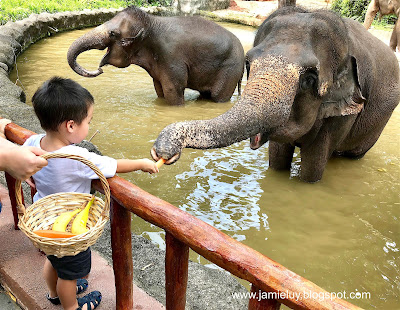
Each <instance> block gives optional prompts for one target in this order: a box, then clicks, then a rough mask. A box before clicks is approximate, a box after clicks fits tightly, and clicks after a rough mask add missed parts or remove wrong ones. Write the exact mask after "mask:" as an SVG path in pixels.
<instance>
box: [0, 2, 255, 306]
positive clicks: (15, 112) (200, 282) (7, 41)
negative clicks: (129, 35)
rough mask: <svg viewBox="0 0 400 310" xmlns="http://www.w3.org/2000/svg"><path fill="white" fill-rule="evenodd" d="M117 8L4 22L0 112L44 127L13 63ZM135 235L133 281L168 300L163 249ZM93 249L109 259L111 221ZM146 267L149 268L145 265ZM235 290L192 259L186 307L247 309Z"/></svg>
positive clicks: (224, 278)
mask: <svg viewBox="0 0 400 310" xmlns="http://www.w3.org/2000/svg"><path fill="white" fill-rule="evenodd" d="M118 11H120V10H94V11H83V12H65V13H57V14H47V13H42V14H40V15H37V14H34V15H31V16H30V17H29V18H27V19H24V20H21V21H17V22H9V23H7V24H6V25H4V26H0V116H1V117H4V118H9V119H11V120H12V121H13V122H14V123H16V124H18V125H20V126H22V127H25V128H27V129H30V130H32V131H34V132H37V133H40V132H43V131H42V129H41V128H40V124H39V121H38V120H37V118H36V116H35V114H34V112H33V109H32V107H30V106H28V105H27V104H26V103H25V99H26V98H25V94H24V92H23V90H22V89H21V88H20V87H18V86H16V85H15V84H14V83H12V82H11V81H10V80H9V77H8V75H9V73H10V71H11V70H12V69H13V67H14V65H15V60H16V58H17V56H18V55H19V54H20V53H21V52H23V51H24V50H25V49H27V48H28V47H29V46H30V45H31V44H33V43H35V42H37V41H38V40H40V39H42V38H44V37H47V36H51V35H53V34H55V33H57V32H59V31H65V30H70V29H76V28H84V27H89V26H95V25H98V24H101V23H103V22H104V21H107V20H109V19H110V18H112V17H113V16H114V15H115V14H116V13H117V12H118ZM146 11H148V12H149V13H152V14H157V15H170V12H171V10H169V9H163V8H150V9H146ZM65 61H67V60H65ZM38 70H40V68H38ZM88 148H90V146H89V147H88ZM0 182H1V183H2V184H5V182H4V175H2V174H1V173H0ZM24 191H25V192H26V193H27V192H28V189H27V188H24ZM132 240H133V245H132V256H133V261H134V281H135V283H136V284H137V285H138V286H139V287H141V288H142V289H144V290H145V291H146V292H147V293H148V294H150V295H151V296H153V297H154V298H156V299H157V300H159V301H160V302H161V303H163V304H165V286H164V283H165V276H164V270H165V269H164V257H165V251H163V250H160V249H159V248H157V247H156V246H155V245H154V244H152V243H151V242H150V241H149V240H147V239H145V238H143V237H141V236H135V235H133V236H132ZM93 248H94V249H95V250H97V251H98V252H99V253H100V254H101V255H102V256H104V257H105V258H106V259H107V260H109V261H111V240H110V228H109V226H108V227H106V229H105V231H104V233H103V235H102V236H101V237H100V239H99V240H98V241H97V243H96V244H95V245H94V246H93ZM143 266H146V268H145V269H144V268H143ZM234 292H242V293H243V292H246V289H245V288H244V287H243V286H242V285H241V284H240V283H239V282H238V281H237V280H236V279H234V278H233V277H232V276H230V275H229V274H228V273H227V272H225V271H222V270H218V269H211V268H207V267H205V266H203V265H201V264H198V263H193V262H190V264H189V283H188V292H187V305H186V309H193V310H195V309H196V310H203V309H204V310H221V309H224V310H230V309H232V310H240V309H247V302H248V300H246V299H233V298H232V293H234Z"/></svg>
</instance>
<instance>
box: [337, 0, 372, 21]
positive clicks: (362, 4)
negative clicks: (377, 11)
mask: <svg viewBox="0 0 400 310" xmlns="http://www.w3.org/2000/svg"><path fill="white" fill-rule="evenodd" d="M370 1H371V0H334V1H333V2H332V5H331V9H332V10H334V11H336V12H338V13H339V14H340V15H342V16H345V17H350V18H353V19H356V20H358V21H360V22H362V21H364V19H365V13H366V12H367V8H368V5H369V3H370Z"/></svg>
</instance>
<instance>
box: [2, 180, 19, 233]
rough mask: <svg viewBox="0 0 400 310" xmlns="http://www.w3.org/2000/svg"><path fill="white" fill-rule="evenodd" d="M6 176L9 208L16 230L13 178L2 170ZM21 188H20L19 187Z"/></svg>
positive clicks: (16, 215)
mask: <svg viewBox="0 0 400 310" xmlns="http://www.w3.org/2000/svg"><path fill="white" fill-rule="evenodd" d="M4 175H5V177H6V182H7V187H8V195H9V196H10V202H11V210H12V213H13V217H14V229H15V230H18V229H19V228H18V211H17V198H16V197H15V179H14V178H13V177H12V176H11V175H10V174H9V173H7V172H4ZM21 190H22V188H21ZM23 201H24V195H22V202H23Z"/></svg>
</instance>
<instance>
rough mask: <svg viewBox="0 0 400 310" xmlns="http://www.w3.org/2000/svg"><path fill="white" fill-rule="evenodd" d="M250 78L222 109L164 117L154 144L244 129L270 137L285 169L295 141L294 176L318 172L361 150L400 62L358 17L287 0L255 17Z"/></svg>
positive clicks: (192, 144)
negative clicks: (173, 119) (186, 117)
mask: <svg viewBox="0 0 400 310" xmlns="http://www.w3.org/2000/svg"><path fill="white" fill-rule="evenodd" d="M246 67H247V69H248V82H247V85H246V87H245V89H244V91H243V94H242V96H241V98H240V99H239V101H238V102H237V103H236V104H235V105H234V106H233V107H232V108H231V109H230V110H229V111H227V112H225V113H224V114H222V115H220V116H218V117H216V118H214V119H211V120H201V121H187V122H179V123H174V124H171V125H169V126H167V127H165V128H164V129H163V130H162V132H161V133H160V135H159V136H158V138H157V139H156V141H155V143H154V146H153V148H152V150H151V154H152V156H153V158H154V159H155V160H158V159H159V158H161V157H162V158H164V159H166V160H167V162H166V163H167V164H171V163H173V162H175V161H176V160H177V159H178V158H179V156H180V154H181V151H182V149H183V148H185V147H188V148H197V149H207V148H220V147H224V146H228V145H231V144H232V143H235V142H238V141H241V140H244V139H246V138H250V145H251V147H252V148H253V149H257V148H259V147H260V146H261V145H262V144H264V143H265V142H267V141H268V140H269V141H270V142H269V161H270V167H271V168H273V169H287V170H288V169H290V167H291V162H292V157H293V152H294V148H295V146H298V147H299V148H300V152H301V172H300V178H301V179H302V180H304V181H306V182H316V181H318V180H320V179H321V178H322V174H323V172H324V169H325V166H326V164H327V161H328V159H329V158H330V157H331V155H332V154H336V155H342V156H347V157H350V158H361V157H362V156H363V155H364V154H365V153H366V152H367V151H368V150H369V149H370V148H371V147H372V146H373V145H374V144H375V142H376V141H377V139H378V137H379V136H380V134H381V132H382V130H383V128H384V127H385V125H386V123H387V122H388V120H389V118H390V116H391V114H392V112H393V110H394V109H395V107H396V106H397V104H398V102H399V100H400V89H399V64H398V62H397V59H396V57H395V55H394V53H393V52H392V51H391V50H390V48H389V47H388V46H386V45H385V44H384V43H382V42H381V41H379V40H378V39H377V38H375V37H374V36H372V35H371V34H370V33H369V32H368V31H367V30H366V29H365V28H364V27H363V26H362V25H361V24H360V23H358V22H357V21H354V20H352V19H342V18H341V17H340V16H338V15H337V14H335V13H333V12H330V11H315V12H308V11H305V10H303V9H301V8H297V7H284V8H281V9H278V10H277V11H275V12H274V13H272V14H271V15H270V16H269V17H268V18H267V19H266V20H265V21H264V22H263V23H262V25H261V26H260V28H259V29H258V32H257V35H256V37H255V40H254V47H253V48H252V49H251V50H250V51H249V52H248V53H247V55H246Z"/></svg>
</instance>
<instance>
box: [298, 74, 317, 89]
mask: <svg viewBox="0 0 400 310" xmlns="http://www.w3.org/2000/svg"><path fill="white" fill-rule="evenodd" d="M317 80H318V76H317V74H316V73H315V72H313V71H308V72H305V73H304V74H303V75H302V76H301V77H300V88H301V89H302V90H309V89H314V88H315V87H316V85H317Z"/></svg>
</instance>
